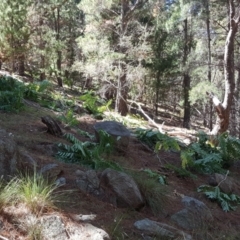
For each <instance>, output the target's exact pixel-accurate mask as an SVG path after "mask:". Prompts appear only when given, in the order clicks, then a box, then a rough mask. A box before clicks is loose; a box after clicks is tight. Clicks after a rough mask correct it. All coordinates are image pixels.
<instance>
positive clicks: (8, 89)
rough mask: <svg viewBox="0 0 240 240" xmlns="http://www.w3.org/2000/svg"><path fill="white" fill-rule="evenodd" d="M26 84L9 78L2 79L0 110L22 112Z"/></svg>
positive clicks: (0, 81) (0, 80) (0, 79)
mask: <svg viewBox="0 0 240 240" xmlns="http://www.w3.org/2000/svg"><path fill="white" fill-rule="evenodd" d="M23 92H24V84H23V83H21V82H19V81H17V80H16V79H14V78H12V77H9V76H1V77H0V109H1V110H6V111H16V112H18V111H20V110H22V109H23V107H24V104H23Z"/></svg>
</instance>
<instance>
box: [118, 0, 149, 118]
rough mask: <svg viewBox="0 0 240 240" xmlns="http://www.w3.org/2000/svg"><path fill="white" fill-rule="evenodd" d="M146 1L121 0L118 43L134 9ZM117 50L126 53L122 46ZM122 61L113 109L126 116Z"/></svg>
mask: <svg viewBox="0 0 240 240" xmlns="http://www.w3.org/2000/svg"><path fill="white" fill-rule="evenodd" d="M146 2H147V0H135V1H134V3H133V4H130V1H129V0H121V29H120V34H119V35H120V36H119V43H121V40H122V38H123V37H124V35H125V33H126V31H127V25H128V22H129V21H130V20H131V18H132V15H133V13H134V11H135V10H136V9H138V8H141V7H142V6H143V5H144V4H145V3H146ZM120 45H121V44H120ZM119 52H121V53H124V54H125V53H126V49H125V48H124V46H121V47H120V48H119ZM122 61H125V63H121V64H120V67H121V70H122V71H121V72H122V73H121V74H122V75H121V76H120V77H119V79H118V81H119V82H118V88H117V95H116V104H115V111H117V112H119V113H120V114H121V115H122V116H126V115H127V113H128V105H127V96H128V92H129V86H128V82H127V68H126V60H125V59H123V60H122Z"/></svg>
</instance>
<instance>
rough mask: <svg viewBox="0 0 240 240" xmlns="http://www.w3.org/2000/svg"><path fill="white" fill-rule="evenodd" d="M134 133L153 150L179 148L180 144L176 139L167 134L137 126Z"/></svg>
mask: <svg viewBox="0 0 240 240" xmlns="http://www.w3.org/2000/svg"><path fill="white" fill-rule="evenodd" d="M136 135H137V138H138V139H139V140H140V141H142V142H144V143H145V144H147V145H148V146H149V147H151V148H152V149H154V150H155V151H159V150H178V151H179V150H180V146H179V144H178V142H177V140H176V139H174V138H172V137H170V136H168V135H167V134H163V133H160V132H159V131H153V130H152V129H150V130H146V129H141V128H138V129H137V130H136Z"/></svg>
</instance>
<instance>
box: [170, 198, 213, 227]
mask: <svg viewBox="0 0 240 240" xmlns="http://www.w3.org/2000/svg"><path fill="white" fill-rule="evenodd" d="M182 203H183V205H184V206H185V208H183V209H182V210H181V211H179V212H177V213H175V214H174V215H172V216H171V220H172V221H173V222H174V223H176V224H177V225H178V226H179V227H181V228H183V229H186V230H191V231H195V232H197V231H200V232H201V231H202V230H206V228H207V226H208V222H210V221H212V220H213V216H212V214H211V211H210V209H209V208H208V207H207V206H206V205H205V204H204V203H203V202H201V201H199V200H197V199H195V198H192V197H187V196H185V197H184V198H183V199H182Z"/></svg>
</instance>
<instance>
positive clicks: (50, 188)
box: [0, 172, 57, 215]
mask: <svg viewBox="0 0 240 240" xmlns="http://www.w3.org/2000/svg"><path fill="white" fill-rule="evenodd" d="M56 188H57V186H56V185H55V184H54V183H50V182H49V181H47V180H45V179H44V177H43V176H42V175H39V174H37V173H36V172H34V174H33V175H30V174H26V175H20V176H19V177H15V178H13V179H12V180H11V181H10V182H9V183H7V184H6V185H5V186H4V184H3V183H2V185H1V192H0V207H1V209H3V208H4V207H5V206H9V205H15V204H20V203H21V204H24V205H25V206H26V207H28V209H29V210H30V211H31V212H32V213H34V214H37V215H38V214H41V213H42V212H43V211H45V210H46V209H47V208H52V207H53V203H54V200H55V198H56V196H54V195H53V192H54V190H55V189H56Z"/></svg>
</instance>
